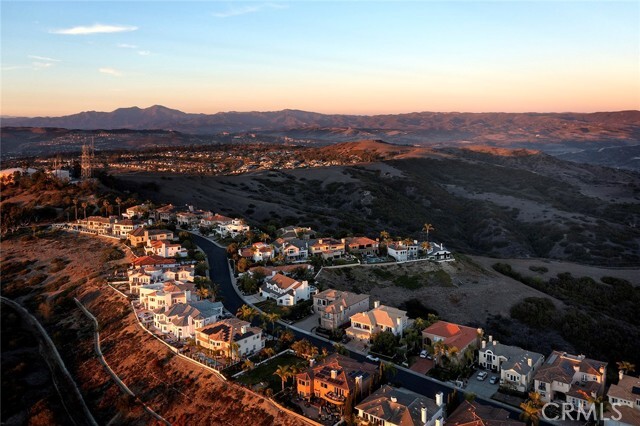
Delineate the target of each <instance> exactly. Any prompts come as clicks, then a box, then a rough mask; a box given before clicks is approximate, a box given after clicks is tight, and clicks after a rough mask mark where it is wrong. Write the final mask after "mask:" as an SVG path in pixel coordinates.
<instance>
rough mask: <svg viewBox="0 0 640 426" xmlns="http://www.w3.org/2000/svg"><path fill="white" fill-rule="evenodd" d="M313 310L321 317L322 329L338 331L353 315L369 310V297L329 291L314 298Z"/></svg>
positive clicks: (347, 292)
mask: <svg viewBox="0 0 640 426" xmlns="http://www.w3.org/2000/svg"><path fill="white" fill-rule="evenodd" d="M313 310H314V312H315V313H317V314H318V315H320V327H322V328H326V329H327V330H336V329H337V328H338V327H340V326H341V325H343V324H345V323H347V322H349V318H350V317H351V316H352V315H355V314H357V313H358V312H365V311H368V310H369V295H368V294H356V293H351V292H349V291H339V290H334V289H327V290H325V291H322V292H320V293H318V294H316V295H314V296H313Z"/></svg>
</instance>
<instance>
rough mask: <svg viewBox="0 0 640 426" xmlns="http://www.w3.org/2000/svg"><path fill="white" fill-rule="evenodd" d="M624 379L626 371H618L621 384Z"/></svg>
mask: <svg viewBox="0 0 640 426" xmlns="http://www.w3.org/2000/svg"><path fill="white" fill-rule="evenodd" d="M623 378H624V371H622V370H619V371H618V381H619V382H621V381H622V379H623Z"/></svg>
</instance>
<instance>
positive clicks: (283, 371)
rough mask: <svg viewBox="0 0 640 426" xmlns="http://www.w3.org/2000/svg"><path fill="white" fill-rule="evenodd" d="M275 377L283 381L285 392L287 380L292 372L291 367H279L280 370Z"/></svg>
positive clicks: (275, 373)
mask: <svg viewBox="0 0 640 426" xmlns="http://www.w3.org/2000/svg"><path fill="white" fill-rule="evenodd" d="M273 375H274V376H278V377H280V380H282V391H283V392H284V385H285V383H286V381H287V379H288V378H289V377H290V375H291V371H290V370H289V366H288V365H279V366H278V369H277V370H276V371H275V372H274V373H273Z"/></svg>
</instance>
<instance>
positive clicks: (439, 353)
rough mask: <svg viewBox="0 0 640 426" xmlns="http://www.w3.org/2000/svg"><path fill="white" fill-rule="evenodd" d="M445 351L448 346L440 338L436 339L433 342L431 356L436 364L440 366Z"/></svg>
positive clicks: (446, 351)
mask: <svg viewBox="0 0 640 426" xmlns="http://www.w3.org/2000/svg"><path fill="white" fill-rule="evenodd" d="M447 353H448V347H447V345H446V344H445V343H444V342H443V341H442V340H438V341H437V342H436V343H434V344H433V356H434V358H435V359H436V365H437V366H440V364H441V361H442V357H443V356H447Z"/></svg>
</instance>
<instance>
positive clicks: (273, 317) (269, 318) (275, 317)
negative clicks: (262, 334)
mask: <svg viewBox="0 0 640 426" xmlns="http://www.w3.org/2000/svg"><path fill="white" fill-rule="evenodd" d="M262 317H263V320H264V321H265V322H267V323H269V324H271V332H273V328H274V326H275V323H276V322H278V321H279V320H280V315H279V314H277V313H275V312H268V313H266V314H263V315H262Z"/></svg>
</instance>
